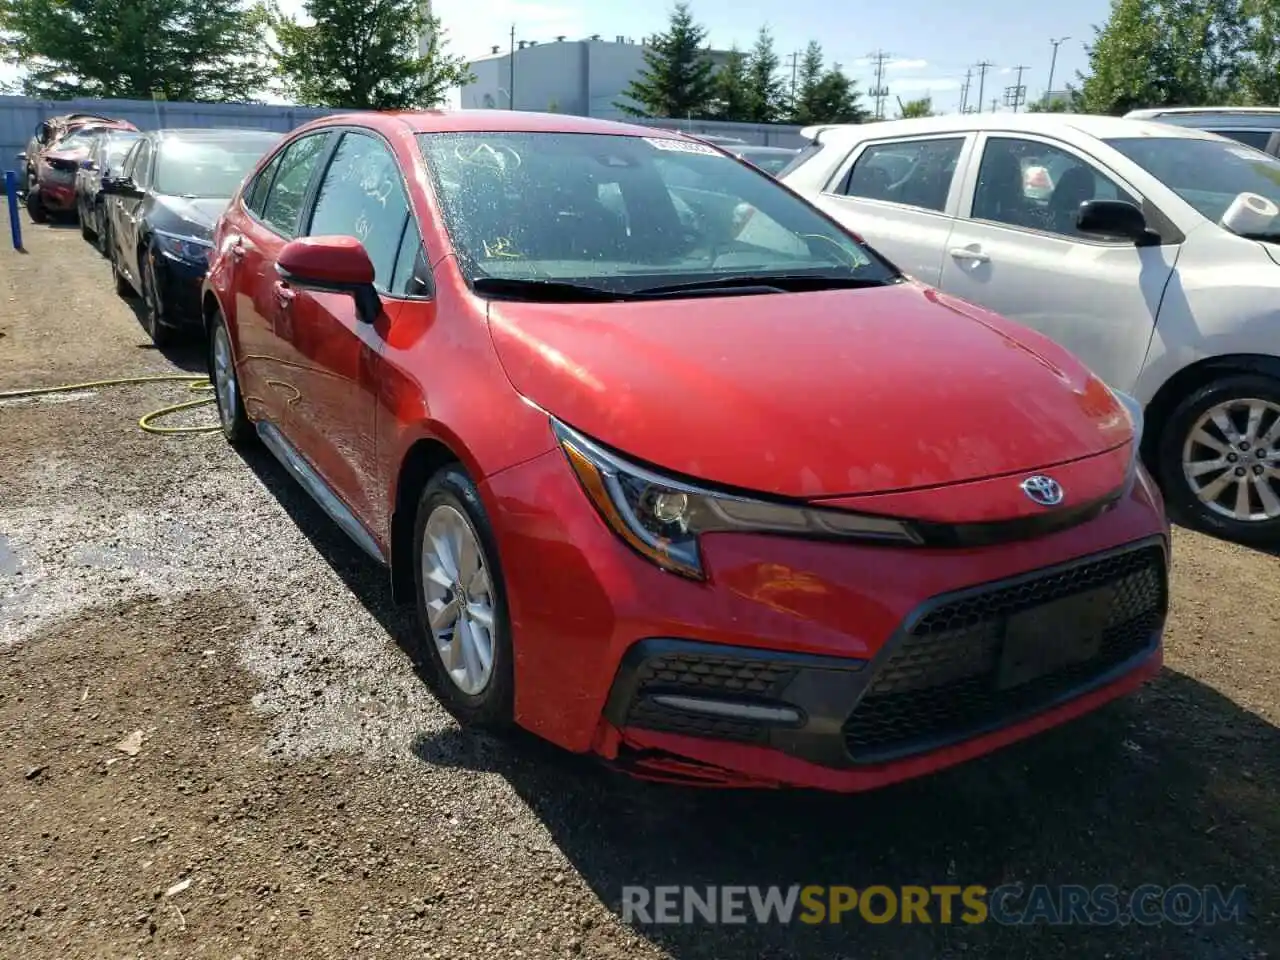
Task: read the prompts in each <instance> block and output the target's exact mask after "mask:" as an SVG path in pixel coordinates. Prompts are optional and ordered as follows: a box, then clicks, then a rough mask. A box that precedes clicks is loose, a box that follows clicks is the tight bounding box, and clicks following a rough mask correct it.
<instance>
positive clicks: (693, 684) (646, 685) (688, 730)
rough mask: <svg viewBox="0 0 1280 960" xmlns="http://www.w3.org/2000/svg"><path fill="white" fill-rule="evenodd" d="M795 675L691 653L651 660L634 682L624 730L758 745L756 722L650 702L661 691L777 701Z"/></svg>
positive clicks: (767, 664) (760, 734)
mask: <svg viewBox="0 0 1280 960" xmlns="http://www.w3.org/2000/svg"><path fill="white" fill-rule="evenodd" d="M794 676H795V669H794V668H793V667H790V666H788V665H786V664H783V663H774V662H771V661H769V660H764V659H759V660H743V659H738V658H736V657H717V656H708V655H703V654H690V653H678V654H665V655H662V656H657V657H650V658H649V659H648V660H646V661H644V663H643V664H642V665H641V666H640V668H639V670H638V672H637V679H638V684H637V686H636V689H635V693H634V696H633V698H632V701H631V706H630V709H628V711H627V718H626V722H627V725H628V726H634V727H643V728H645V729H648V730H662V731H666V732H668V733H684V734H688V735H690V736H696V737H714V738H716V739H720V740H739V741H746V742H759V741H761V740H762V739H764V737H765V735H766V733H767V730H766V728H765V727H764V726H763V725H761V724H759V723H756V722H753V721H750V720H735V719H730V718H725V717H709V716H698V715H694V714H690V713H684V712H682V711H679V710H674V709H671V708H668V707H664V706H663V705H662V704H660V703H655V702H654V701H653V700H652V699H650V698H651V697H653V696H656V695H659V694H664V693H666V694H683V695H686V696H716V697H721V698H726V699H730V698H731V699H738V700H744V701H764V700H769V699H771V698H776V697H777V695H778V694H779V693H780V692H781V691H782V690H783V689H784V688H785V687H786V685H787V684H788V683H790V682H791V680H792V678H793V677H794Z"/></svg>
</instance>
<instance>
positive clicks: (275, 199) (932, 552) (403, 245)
mask: <svg viewBox="0 0 1280 960" xmlns="http://www.w3.org/2000/svg"><path fill="white" fill-rule="evenodd" d="M204 313H205V319H206V324H207V328H208V332H209V343H210V347H209V352H210V368H211V376H212V378H213V380H214V383H215V387H216V394H217V398H218V406H219V411H220V415H221V422H222V427H223V430H224V432H225V433H226V435H227V437H228V438H229V439H230V440H231V441H232V442H233V443H237V444H238V443H242V442H247V441H248V440H250V439H251V438H256V439H261V441H262V442H264V443H265V444H266V446H267V447H268V448H269V449H270V450H271V451H272V452H273V453H274V454H275V455H276V456H277V457H278V458H279V459H280V460H281V461H282V462H283V463H284V464H285V466H286V467H287V468H288V470H289V471H290V472H291V473H292V475H293V476H294V477H295V478H296V479H297V480H298V481H299V482H300V483H301V485H302V486H303V487H305V488H306V489H307V490H308V491H309V492H310V493H311V494H312V495H313V496H314V497H315V499H316V500H317V501H318V502H319V504H320V505H321V506H322V507H323V508H324V509H325V510H326V511H327V512H328V513H329V514H330V515H331V516H332V517H333V519H334V520H335V521H336V522H337V523H338V524H339V525H340V526H341V527H342V529H344V530H345V531H346V532H347V533H348V534H349V535H350V536H351V537H352V538H353V539H354V540H355V541H356V543H358V544H359V545H360V546H361V547H363V548H364V550H366V551H367V552H368V553H369V554H370V555H371V556H373V557H374V558H375V559H376V560H377V561H378V562H380V563H382V564H385V565H386V566H387V567H388V568H389V570H390V575H391V580H392V583H393V588H394V590H395V593H396V595H397V597H399V598H403V599H405V600H406V601H410V600H412V601H416V604H417V607H418V611H419V613H420V617H421V625H422V639H423V644H424V647H425V649H426V650H427V651H429V654H430V657H431V658H432V660H433V661H434V663H435V666H436V668H437V670H438V673H439V677H440V683H439V689H440V692H441V696H442V697H444V698H445V699H446V700H447V702H448V705H449V706H450V707H451V708H452V710H453V711H454V712H455V713H456V714H457V715H458V716H459V717H460V718H461V719H462V720H463V721H464V722H470V723H474V724H483V725H492V726H502V725H506V724H510V723H516V724H519V725H521V726H523V727H525V728H527V729H529V730H531V731H533V732H535V733H537V734H539V735H541V736H543V737H545V738H546V739H548V740H550V741H553V742H555V743H557V744H560V745H561V746H563V747H565V748H567V749H569V750H573V751H592V752H595V753H597V754H599V755H601V756H603V757H606V758H608V759H610V760H613V761H615V762H617V763H618V764H619V765H620V766H623V767H625V768H626V769H628V770H630V771H631V772H634V773H637V774H641V775H647V776H651V777H656V778H662V779H671V780H677V781H681V782H699V783H706V784H721V785H743V786H749V785H760V786H780V785H795V786H810V787H819V788H825V789H832V790H861V789H866V788H869V787H875V786H879V785H882V784H886V783H890V782H892V781H895V780H900V779H903V778H906V777H910V776H915V775H918V774H922V773H926V772H928V771H932V770H936V769H939V768H941V767H945V766H948V765H950V764H953V763H956V762H959V761H962V760H965V759H967V758H970V757H974V756H977V755H979V754H982V753H985V752H988V751H990V750H992V749H994V748H996V747H999V746H1001V745H1003V744H1007V743H1010V742H1012V741H1014V740H1018V739H1020V738H1022V737H1025V736H1027V735H1029V734H1032V733H1035V732H1037V731H1039V730H1043V729H1045V728H1047V727H1051V726H1054V725H1055V724H1059V723H1062V722H1063V721H1066V720H1068V719H1070V718H1072V717H1075V716H1077V715H1079V714H1082V713H1085V712H1087V711H1089V710H1092V709H1094V708H1096V707H1098V706H1100V705H1101V704H1103V703H1105V702H1107V701H1109V700H1111V699H1113V698H1115V697H1117V696H1120V695H1121V694H1124V693H1126V692H1128V691H1131V690H1133V689H1134V688H1135V687H1136V686H1137V685H1138V684H1139V683H1140V682H1141V681H1143V680H1144V679H1145V678H1148V677H1150V676H1152V675H1153V674H1154V673H1155V672H1156V671H1157V670H1158V669H1159V667H1160V662H1161V634H1162V630H1163V625H1164V620H1165V615H1166V610H1167V605H1168V586H1167V569H1168V556H1169V541H1168V528H1167V526H1166V524H1165V521H1164V519H1163V509H1162V504H1161V502H1160V497H1159V495H1158V494H1157V493H1156V491H1155V489H1154V487H1153V486H1152V484H1151V483H1150V481H1149V479H1148V477H1147V476H1146V474H1145V473H1144V472H1143V470H1142V468H1141V467H1140V465H1139V463H1138V457H1137V439H1138V437H1139V436H1140V434H1141V411H1140V409H1139V408H1138V407H1137V405H1136V404H1135V403H1134V402H1133V401H1132V400H1131V399H1130V398H1127V397H1125V396H1123V395H1120V394H1117V393H1113V392H1111V391H1110V390H1108V389H1107V387H1105V386H1104V385H1103V384H1102V383H1101V382H1100V381H1099V380H1097V379H1096V378H1095V377H1093V376H1092V375H1091V374H1090V373H1089V371H1088V370H1086V369H1085V368H1084V367H1083V366H1081V365H1080V363H1078V362H1077V361H1076V360H1075V359H1073V358H1072V357H1071V356H1070V355H1068V354H1067V353H1066V352H1065V351H1063V350H1062V349H1060V348H1059V347H1057V346H1055V345H1054V344H1053V343H1051V342H1050V341H1048V340H1046V339H1044V338H1043V337H1041V336H1038V335H1036V334H1034V333H1031V332H1029V331H1027V330H1024V329H1022V328H1021V327H1018V326H1016V325H1014V324H1012V323H1009V322H1008V321H1005V320H1003V319H1001V318H1000V317H998V316H995V315H993V314H991V313H989V312H987V311H984V310H982V309H980V308H978V307H975V306H973V305H971V304H968V303H964V302H962V301H958V300H954V299H951V298H949V297H946V296H944V295H942V294H940V293H938V292H936V291H934V290H931V289H928V288H926V287H924V286H922V285H920V284H918V283H916V282H913V281H912V280H910V279H908V278H905V277H904V276H902V274H901V273H899V272H898V270H897V269H896V268H895V267H894V266H893V265H892V264H890V263H888V262H886V261H885V260H884V259H883V258H882V257H880V256H879V255H877V254H876V253H875V252H874V251H872V250H870V249H868V248H867V247H866V246H865V245H863V244H862V243H860V242H859V241H858V240H857V239H856V238H855V237H853V236H851V235H850V234H848V233H847V232H845V231H844V230H842V229H841V228H840V227H839V226H838V225H836V224H835V223H834V222H832V221H831V220H830V219H828V218H827V217H826V216H824V215H823V214H822V213H820V212H819V211H817V210H816V209H814V208H813V207H811V206H809V205H808V204H807V203H805V202H804V201H803V200H801V199H800V198H798V197H797V196H796V195H795V194H793V193H791V192H790V191H789V190H788V189H786V188H785V187H783V186H781V185H779V184H778V183H777V182H775V181H774V180H773V179H771V178H770V177H769V176H767V175H766V174H764V173H762V172H760V171H759V170H756V169H754V168H752V167H751V166H749V165H748V164H745V163H742V162H740V161H738V160H735V159H734V158H732V157H729V156H728V155H726V154H724V153H722V152H720V151H719V150H718V149H717V148H715V147H713V146H710V145H708V144H705V143H701V142H698V141H694V140H691V139H687V138H682V137H681V136H680V135H679V134H675V133H669V132H667V131H654V130H647V129H644V128H640V127H633V126H625V125H619V124H614V123H609V122H604V121H596V120H588V119H581V118H574V117H566V116H543V115H537V114H528V113H515V112H507V111H498V112H487V111H479V110H468V111H462V112H457V113H418V114H403V115H369V114H361V115H351V116H336V117H329V118H326V119H324V120H320V121H316V122H314V123H311V124H308V125H306V126H304V127H301V128H299V129H298V130H296V131H295V132H294V133H293V134H291V135H290V136H289V137H287V138H286V139H285V140H284V141H282V145H281V146H280V147H278V148H277V149H275V150H273V151H272V152H271V153H270V154H269V155H268V156H266V157H265V158H264V159H263V161H262V162H261V163H260V164H259V166H258V167H257V169H256V171H255V172H254V173H253V174H252V175H250V177H249V178H248V179H247V181H246V182H245V184H244V185H243V186H242V188H241V190H240V192H239V194H238V195H237V196H236V197H235V198H234V199H233V200H232V202H231V205H230V208H229V209H228V211H227V213H226V214H225V215H224V216H223V218H222V220H221V222H220V223H219V225H218V228H217V231H216V235H215V252H214V255H213V259H212V266H211V268H210V271H209V276H208V280H207V281H206V286H205V292H204Z"/></svg>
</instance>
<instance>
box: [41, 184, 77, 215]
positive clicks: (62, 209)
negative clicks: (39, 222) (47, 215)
mask: <svg viewBox="0 0 1280 960" xmlns="http://www.w3.org/2000/svg"><path fill="white" fill-rule="evenodd" d="M39 189H40V202H41V203H42V204H43V205H44V208H45V209H46V210H48V211H50V212H51V213H70V212H71V211H73V210H75V209H76V185H75V181H72V182H70V183H62V182H57V183H54V182H52V181H49V180H47V179H42V180H41V181H40V183H39Z"/></svg>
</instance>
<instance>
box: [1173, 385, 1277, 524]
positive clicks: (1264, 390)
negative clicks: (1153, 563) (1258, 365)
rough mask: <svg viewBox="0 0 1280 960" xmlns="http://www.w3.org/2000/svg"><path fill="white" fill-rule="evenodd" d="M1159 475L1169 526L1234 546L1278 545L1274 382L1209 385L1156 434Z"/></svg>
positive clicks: (1187, 399) (1178, 408) (1177, 410)
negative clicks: (1179, 526) (1172, 523)
mask: <svg viewBox="0 0 1280 960" xmlns="http://www.w3.org/2000/svg"><path fill="white" fill-rule="evenodd" d="M1157 466H1158V472H1159V475H1160V477H1159V479H1160V486H1161V488H1162V490H1163V491H1164V495H1165V500H1166V505H1167V508H1168V511H1169V515H1170V517H1171V518H1172V519H1174V520H1176V521H1177V522H1179V523H1182V524H1184V525H1186V526H1189V527H1195V528H1198V529H1201V530H1204V531H1206V532H1209V533H1215V534H1218V535H1219V536H1222V537H1225V538H1227V539H1230V540H1235V541H1238V542H1240V543H1247V544H1253V545H1270V544H1275V543H1280V381H1277V380H1274V379H1272V378H1270V377H1266V376H1261V375H1258V374H1238V375H1233V376H1228V377H1224V378H1222V379H1220V380H1215V381H1213V382H1212V383H1210V384H1207V385H1206V386H1203V387H1201V388H1200V389H1199V390H1197V391H1196V392H1195V393H1193V394H1191V396H1189V397H1187V398H1186V400H1184V401H1183V402H1182V403H1181V404H1179V405H1178V407H1177V409H1175V410H1174V412H1173V414H1172V415H1171V416H1170V417H1169V419H1168V421H1167V422H1166V424H1165V427H1164V430H1163V431H1162V433H1161V438H1160V449H1159V462H1158V465H1157Z"/></svg>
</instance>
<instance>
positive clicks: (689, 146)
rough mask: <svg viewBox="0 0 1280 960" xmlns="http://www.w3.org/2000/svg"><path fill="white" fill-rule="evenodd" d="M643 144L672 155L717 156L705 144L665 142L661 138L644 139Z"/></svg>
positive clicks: (712, 149)
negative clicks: (668, 151) (697, 154)
mask: <svg viewBox="0 0 1280 960" xmlns="http://www.w3.org/2000/svg"><path fill="white" fill-rule="evenodd" d="M644 142H645V143H647V144H649V146H651V147H656V148H657V149H659V150H670V151H671V152H672V153H702V154H708V155H710V156H713V157H715V156H719V154H717V153H716V151H715V149H714V148H712V147H709V146H707V145H706V144H705V143H694V142H693V141H691V140H667V139H665V138H662V137H645V138H644Z"/></svg>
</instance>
